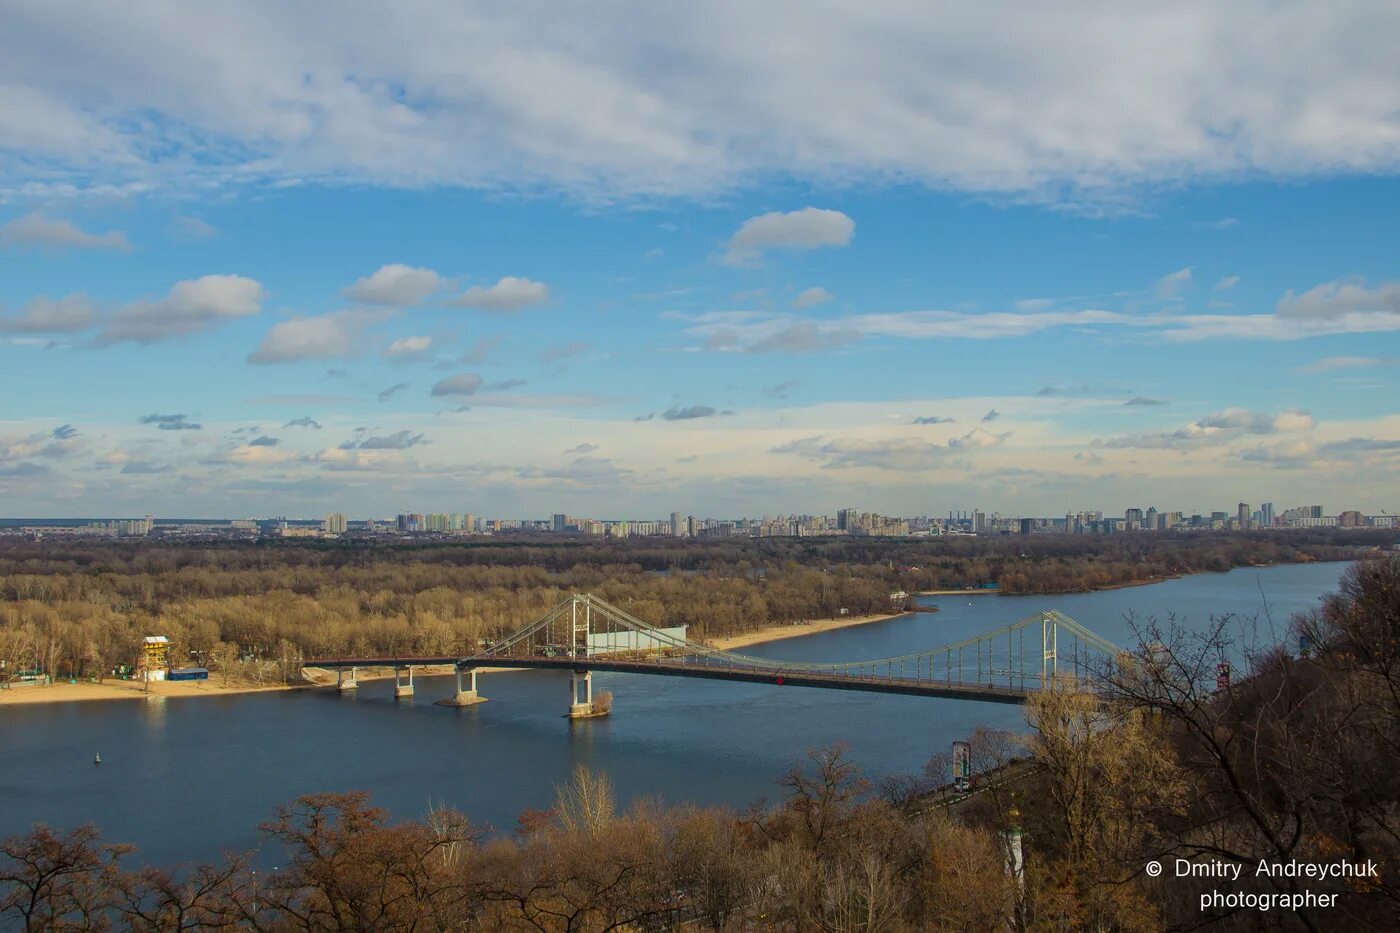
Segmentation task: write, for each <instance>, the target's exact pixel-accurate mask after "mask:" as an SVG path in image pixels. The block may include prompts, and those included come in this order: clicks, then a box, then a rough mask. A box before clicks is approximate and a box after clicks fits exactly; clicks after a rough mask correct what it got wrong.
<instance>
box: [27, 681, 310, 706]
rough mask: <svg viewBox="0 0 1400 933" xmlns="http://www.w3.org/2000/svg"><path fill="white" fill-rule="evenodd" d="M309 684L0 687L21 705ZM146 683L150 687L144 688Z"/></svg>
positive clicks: (140, 683) (233, 692) (228, 693)
mask: <svg viewBox="0 0 1400 933" xmlns="http://www.w3.org/2000/svg"><path fill="white" fill-rule="evenodd" d="M310 686H312V684H256V683H246V682H242V681H234V682H232V683H228V684H225V683H222V682H220V680H219V679H217V677H216V679H214V680H158V681H153V682H151V683H150V684H147V683H146V682H145V681H141V680H115V679H111V680H104V681H103V682H102V683H100V684H97V683H88V682H86V681H84V682H81V683H76V684H71V683H68V682H67V681H59V682H58V683H54V684H47V685H44V686H34V687H9V688H6V689H4V690H0V706H23V705H26V704H29V703H65V702H87V701H92V700H142V699H149V698H151V697H218V696H235V695H237V694H240V693H270V692H272V691H275V690H301V689H304V688H306V687H310ZM148 687H149V689H147V688H148Z"/></svg>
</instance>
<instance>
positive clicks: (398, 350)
mask: <svg viewBox="0 0 1400 933" xmlns="http://www.w3.org/2000/svg"><path fill="white" fill-rule="evenodd" d="M432 348H433V338H432V337H400V338H399V339H398V340H395V341H394V342H393V343H391V344H389V347H388V349H386V350H385V351H384V355H385V356H387V357H389V358H390V359H395V360H407V359H414V358H416V357H421V356H422V355H423V354H425V353H427V352H428V351H429V350H431V349H432Z"/></svg>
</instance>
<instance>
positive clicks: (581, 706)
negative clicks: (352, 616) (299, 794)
mask: <svg viewBox="0 0 1400 933" xmlns="http://www.w3.org/2000/svg"><path fill="white" fill-rule="evenodd" d="M1121 653H1122V649H1121V648H1119V647H1118V646H1117V645H1115V644H1113V643H1112V642H1110V641H1109V640H1107V639H1106V638H1103V637H1101V636H1099V635H1096V634H1095V633H1094V632H1092V631H1090V630H1089V629H1087V628H1085V627H1084V626H1083V625H1081V624H1080V623H1078V622H1076V621H1075V620H1074V619H1071V618H1070V617H1069V616H1067V615H1065V614H1064V613H1062V612H1058V611H1056V610H1054V609H1046V610H1042V611H1040V612H1036V613H1032V614H1031V615H1028V616H1026V617H1024V618H1021V619H1017V620H1016V621H1014V622H1010V623H1007V624H1006V625H1003V626H1001V627H999V628H996V629H993V630H992V631H989V632H984V633H982V634H980V635H975V636H973V637H971V638H965V639H963V640H962V641H957V642H953V643H951V644H947V645H940V646H938V647H936V648H927V649H924V650H921V651H915V652H911V653H909V654H902V655H898V656H896V657H890V658H877V659H874V660H868V661H842V662H836V663H810V662H802V661H780V660H775V659H772V658H758V657H753V656H751V655H746V654H740V653H738V652H734V651H725V650H722V649H719V648H714V647H711V646H709V645H705V644H702V643H700V642H697V641H693V640H691V639H689V638H687V637H686V634H685V628H684V627H683V626H682V627H676V628H657V627H656V626H653V625H650V624H648V623H647V622H644V621H642V620H641V619H638V618H637V617H635V616H633V615H631V614H630V613H628V612H627V611H625V610H623V609H620V608H618V607H617V606H614V605H612V604H611V603H608V602H605V601H604V600H602V599H599V598H598V597H597V596H593V595H591V594H574V595H571V596H570V597H569V598H568V599H565V600H564V601H563V602H561V603H560V604H559V605H557V606H555V607H554V608H553V609H551V610H550V611H549V612H547V613H545V614H544V615H543V616H541V617H540V618H539V619H536V620H535V621H534V622H532V623H530V624H529V625H527V626H525V627H524V628H522V629H520V630H519V631H517V632H515V633H514V634H512V635H510V636H508V637H506V638H502V639H500V640H498V641H494V642H489V643H485V644H483V645H482V646H480V648H479V649H478V651H477V652H476V653H475V654H471V655H466V656H464V655H460V654H454V655H438V656H430V655H423V656H411V657H407V656H399V655H395V656H385V657H354V658H348V657H341V658H318V659H310V660H307V661H306V662H305V663H304V666H305V667H319V668H324V669H328V670H335V671H337V672H338V685H339V687H340V689H341V690H351V689H354V688H355V687H356V686H357V681H356V672H357V670H358V669H359V668H393V669H394V671H395V695H396V696H400V697H403V696H411V695H412V694H413V669H414V668H415V667H429V666H434V667H441V666H446V665H451V666H453V667H454V668H455V670H456V674H457V693H456V697H455V699H454V700H450V701H446V702H447V703H448V704H449V705H456V706H467V705H471V704H473V703H480V702H484V700H485V698H484V697H482V696H481V695H480V694H479V693H478V692H477V682H476V674H477V671H478V670H481V669H484V668H502V667H505V668H545V669H550V668H554V669H559V670H567V671H569V672H570V673H571V675H572V676H571V677H570V681H569V689H570V699H569V714H570V716H572V717H575V718H585V717H588V716H591V715H599V714H602V713H605V712H606V710H598V709H596V708H595V706H594V702H593V678H592V674H593V672H594V671H615V672H618V673H625V674H659V675H664V676H668V677H700V678H705V679H709V680H729V681H742V682H746V683H763V684H774V685H777V686H794V687H820V688H825V689H829V690H861V691H866V692H870V693H894V694H905V695H910V696H927V697H943V698H946V699H956V700H982V701H987V702H993V703H1022V702H1024V701H1025V700H1026V698H1027V697H1028V696H1030V695H1031V694H1032V693H1034V692H1035V691H1037V690H1039V689H1041V688H1042V687H1043V686H1045V685H1046V684H1047V683H1048V682H1049V681H1050V680H1051V679H1052V678H1060V679H1065V678H1069V679H1072V680H1073V681H1074V682H1075V683H1076V684H1079V685H1082V686H1086V687H1088V688H1090V689H1097V687H1098V680H1099V676H1098V675H1099V673H1100V671H1101V670H1102V667H1103V663H1104V662H1105V661H1106V660H1108V661H1112V660H1113V659H1116V658H1117V657H1118V656H1119V655H1120V654H1121ZM405 672H406V673H407V681H405V680H404V674H405ZM347 674H348V675H349V676H348V677H347V676H346V675H347ZM464 676H465V677H467V678H469V680H467V681H465V682H464V680H463V677H464Z"/></svg>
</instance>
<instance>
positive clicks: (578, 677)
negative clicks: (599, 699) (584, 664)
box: [569, 671, 608, 719]
mask: <svg viewBox="0 0 1400 933" xmlns="http://www.w3.org/2000/svg"><path fill="white" fill-rule="evenodd" d="M579 684H583V697H582V698H581V699H580V697H579ZM607 714H608V710H602V711H599V710H596V709H594V708H593V672H592V671H572V672H570V674H569V718H570V719H589V718H591V717H593V716H606V715H607Z"/></svg>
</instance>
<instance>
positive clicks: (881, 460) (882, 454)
mask: <svg viewBox="0 0 1400 933" xmlns="http://www.w3.org/2000/svg"><path fill="white" fill-rule="evenodd" d="M771 453H775V454H796V455H797V456H799V457H804V458H806V459H808V460H815V461H817V462H819V463H821V464H822V466H823V468H825V469H828V470H844V469H852V468H862V467H864V468H869V469H875V470H898V471H906V472H918V471H923V470H929V469H933V468H934V467H937V466H938V465H939V464H940V463H941V462H942V460H943V459H944V458H945V457H946V456H947V454H948V448H947V447H945V446H943V445H942V444H936V443H932V442H929V441H921V440H913V439H908V438H891V439H888V440H872V439H863V438H852V437H837V438H832V439H830V440H828V439H827V438H824V437H806V438H800V439H798V440H794V441H788V442H787V443H785V444H780V445H778V446H777V447H774V448H773V449H772V451H771Z"/></svg>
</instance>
